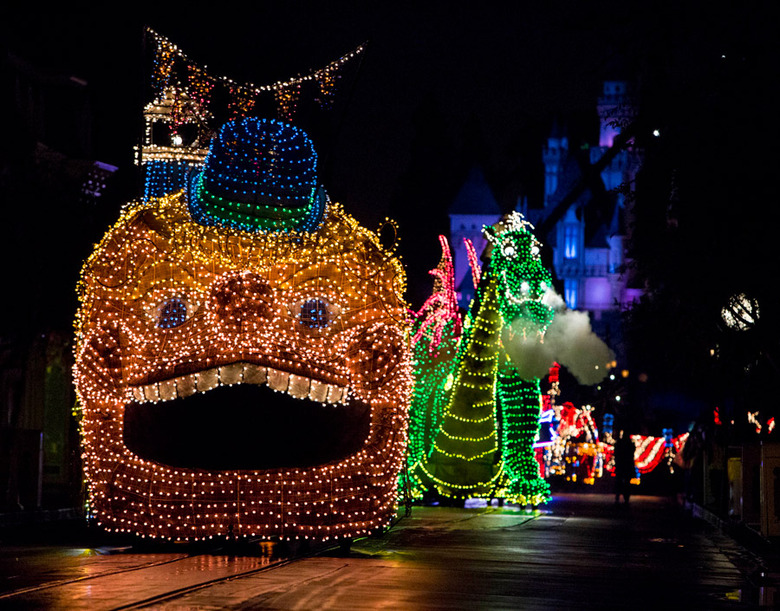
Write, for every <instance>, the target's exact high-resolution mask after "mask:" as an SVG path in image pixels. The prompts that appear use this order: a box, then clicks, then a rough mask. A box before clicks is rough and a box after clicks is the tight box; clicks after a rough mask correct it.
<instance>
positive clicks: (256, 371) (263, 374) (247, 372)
mask: <svg viewBox="0 0 780 611" xmlns="http://www.w3.org/2000/svg"><path fill="white" fill-rule="evenodd" d="M242 377H243V380H242V381H243V382H244V384H258V385H260V384H265V383H266V380H267V379H268V368H266V367H260V366H258V365H250V364H248V363H245V364H244V370H243V376H242Z"/></svg>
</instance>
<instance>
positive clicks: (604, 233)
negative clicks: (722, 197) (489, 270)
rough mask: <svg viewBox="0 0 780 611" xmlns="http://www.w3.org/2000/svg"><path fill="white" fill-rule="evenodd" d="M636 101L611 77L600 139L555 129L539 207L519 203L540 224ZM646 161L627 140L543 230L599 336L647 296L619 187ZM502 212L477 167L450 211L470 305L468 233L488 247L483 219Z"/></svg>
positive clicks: (558, 269) (562, 276) (561, 277)
mask: <svg viewBox="0 0 780 611" xmlns="http://www.w3.org/2000/svg"><path fill="white" fill-rule="evenodd" d="M634 110H635V107H634V102H633V97H632V92H631V88H630V86H629V84H628V83H627V82H625V81H606V82H604V83H603V91H602V95H601V97H600V98H599V100H598V105H597V111H598V117H599V141H598V145H595V146H594V145H589V146H587V147H585V148H584V149H583V150H582V151H572V150H570V148H569V139H568V136H567V134H566V132H565V130H563V129H561V128H560V127H558V126H557V125H556V126H555V127H553V129H552V130H551V133H550V135H549V137H548V139H547V144H546V146H545V147H544V149H543V152H542V160H543V162H544V172H545V175H544V198H543V205H542V206H541V207H530V206H529V205H528V202H527V201H526V200H522V201H521V202H519V203H518V205H517V207H516V209H517V210H518V211H519V212H521V213H522V214H523V215H524V216H525V217H526V218H527V219H528V220H529V221H530V222H531V223H532V224H533V225H534V226H536V227H537V228H538V227H540V226H541V225H542V223H544V221H545V219H547V217H548V216H550V215H551V214H552V213H553V212H554V211H556V209H557V207H558V206H559V205H560V204H561V202H562V201H563V200H564V198H566V197H567V196H568V195H569V193H570V191H571V190H572V188H573V186H574V185H575V184H577V182H578V181H580V180H581V179H582V169H581V168H582V164H581V163H580V162H579V161H578V159H577V153H580V152H582V153H583V154H587V157H586V161H588V162H589V163H590V164H594V163H596V162H597V161H598V160H599V159H600V158H601V156H602V155H604V153H605V152H606V151H608V150H609V149H610V148H611V147H612V146H613V142H614V139H615V137H616V136H617V135H618V134H619V133H620V126H621V125H624V124H625V123H626V122H627V121H629V120H630V119H631V117H632V116H633V113H634ZM640 165H641V153H640V152H639V151H638V150H636V149H635V148H633V147H631V146H628V147H626V148H624V149H623V150H620V151H619V152H617V154H616V155H615V156H614V158H613V159H612V161H611V162H610V163H609V164H608V165H607V166H606V168H605V169H604V170H603V171H602V173H601V175H600V178H601V182H602V183H603V189H598V188H597V189H593V188H586V189H585V190H584V191H583V192H582V194H581V195H580V196H579V197H578V198H577V199H576V200H575V201H573V203H571V205H569V206H568V208H567V209H566V211H565V213H564V214H563V215H562V216H561V218H560V220H559V221H558V222H557V223H555V224H554V226H553V227H552V229H551V230H550V232H549V233H548V234H547V235H543V236H542V235H540V236H538V237H539V239H540V240H542V241H544V242H546V243H547V244H549V246H550V247H551V249H552V252H553V260H552V265H553V269H554V274H555V277H556V279H557V281H558V287H559V290H560V291H561V295H562V296H563V297H564V298H565V301H566V304H567V306H568V307H569V308H571V309H578V310H587V311H589V312H590V313H591V318H592V319H593V324H594V328H596V329H597V330H599V331H600V332H601V333H600V334H601V335H602V336H603V335H609V334H611V333H614V332H615V331H616V326H617V316H618V315H619V312H620V311H621V310H623V309H625V308H626V307H627V306H629V305H630V304H631V303H632V302H633V301H634V300H636V299H637V298H638V297H639V295H640V294H641V290H640V289H638V288H636V287H634V286H632V284H631V276H630V266H629V263H630V262H629V261H628V260H627V259H626V246H627V243H628V240H629V239H630V232H629V227H630V220H631V209H630V205H629V203H628V202H627V201H626V197H625V195H624V192H623V191H622V190H621V189H618V187H620V186H621V185H627V186H629V188H633V180H634V178H635V176H636V173H637V171H638V170H639V167H640ZM500 214H501V210H500V208H499V206H498V204H497V203H496V200H495V197H494V196H493V194H492V192H491V191H490V187H489V186H488V184H487V182H486V181H485V179H484V176H482V174H481V172H480V171H478V170H475V171H473V172H472V174H471V175H470V176H469V178H468V180H467V181H466V183H465V184H464V186H463V188H462V189H461V191H460V193H459V195H458V196H457V197H456V199H455V200H454V202H453V204H452V205H451V207H450V210H449V216H450V237H451V243H452V247H453V249H454V251H455V257H454V262H455V282H456V285H455V286H456V287H457V288H458V290H459V291H460V294H459V303H460V305H461V306H462V307H467V306H468V302H469V301H470V299H471V297H472V296H473V287H472V285H471V280H470V273H469V269H468V260H467V256H466V247H465V245H464V242H463V238H464V237H466V238H469V239H471V240H472V242H473V243H474V245H475V247H476V249H477V252H478V253H479V252H481V247H482V248H484V238H483V237H482V236H481V228H482V226H483V225H489V224H492V223H495V222H496V221H497V220H498V218H499V216H500Z"/></svg>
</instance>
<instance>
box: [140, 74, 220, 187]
mask: <svg viewBox="0 0 780 611" xmlns="http://www.w3.org/2000/svg"><path fill="white" fill-rule="evenodd" d="M208 119H209V115H208V112H207V111H206V110H205V109H204V108H203V106H202V105H201V104H199V103H198V102H197V101H196V100H194V99H192V98H191V97H190V96H189V95H188V93H187V92H186V91H185V90H183V89H181V88H178V87H167V88H166V89H165V90H164V91H163V94H162V97H160V98H157V99H155V100H154V101H153V102H151V103H149V104H147V105H146V107H145V108H144V121H145V130H144V144H143V146H142V147H141V148H140V149H139V148H136V160H135V162H136V165H140V166H141V167H142V168H143V170H144V199H150V198H153V197H160V196H162V195H166V194H168V193H174V192H176V191H179V190H180V189H183V188H184V187H185V186H186V183H187V179H188V177H189V176H190V173H191V172H192V171H193V169H197V168H200V167H201V166H202V165H203V161H204V160H205V159H206V155H207V153H208V147H209V140H210V138H211V132H210V130H209V128H208Z"/></svg>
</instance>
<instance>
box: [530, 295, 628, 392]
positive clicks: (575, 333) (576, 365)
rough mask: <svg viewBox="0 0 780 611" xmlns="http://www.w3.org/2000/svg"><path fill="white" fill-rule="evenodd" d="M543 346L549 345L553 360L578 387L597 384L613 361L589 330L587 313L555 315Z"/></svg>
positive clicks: (576, 312) (610, 351)
mask: <svg viewBox="0 0 780 611" xmlns="http://www.w3.org/2000/svg"><path fill="white" fill-rule="evenodd" d="M545 343H550V344H551V350H553V352H554V353H555V355H556V360H557V361H558V362H559V363H560V364H561V365H563V366H564V367H566V369H568V370H569V372H570V373H571V374H572V375H573V376H574V377H575V378H576V379H577V381H578V382H579V383H580V384H585V385H592V384H598V383H599V382H601V381H602V380H603V379H604V378H605V377H606V376H607V373H609V363H611V362H612V361H613V360H614V359H615V353H614V352H613V351H612V350H611V349H610V348H609V346H607V345H606V344H605V343H604V341H602V339H601V338H600V337H599V336H598V335H596V334H595V333H594V332H593V330H592V329H591V326H590V318H589V316H588V314H587V312H578V311H574V310H564V311H562V312H556V313H555V318H554V319H553V322H552V323H551V324H550V327H549V328H548V329H547V334H546V336H545Z"/></svg>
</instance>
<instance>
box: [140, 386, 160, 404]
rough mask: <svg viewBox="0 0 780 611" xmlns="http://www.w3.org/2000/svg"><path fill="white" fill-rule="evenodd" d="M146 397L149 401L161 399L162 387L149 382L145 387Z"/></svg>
mask: <svg viewBox="0 0 780 611" xmlns="http://www.w3.org/2000/svg"><path fill="white" fill-rule="evenodd" d="M144 398H145V399H146V400H147V401H159V400H160V389H159V387H158V386H157V384H149V386H145V387H144Z"/></svg>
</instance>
